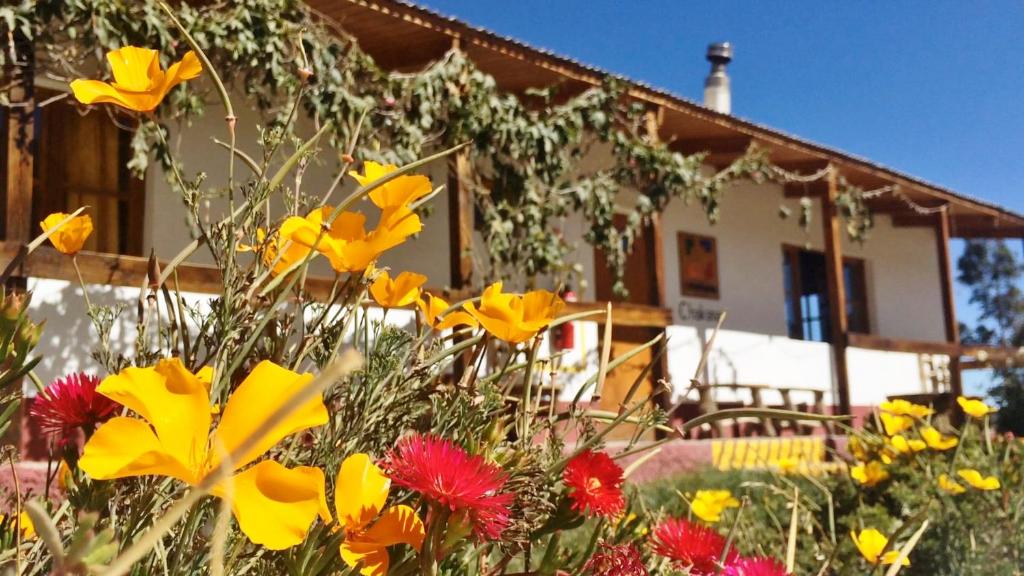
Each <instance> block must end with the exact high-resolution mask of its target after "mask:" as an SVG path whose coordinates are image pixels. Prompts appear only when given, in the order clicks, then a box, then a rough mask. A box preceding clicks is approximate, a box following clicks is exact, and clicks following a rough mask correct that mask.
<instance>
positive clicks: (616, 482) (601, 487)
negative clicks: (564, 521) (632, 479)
mask: <svg viewBox="0 0 1024 576" xmlns="http://www.w3.org/2000/svg"><path fill="white" fill-rule="evenodd" d="M562 479H563V480H564V481H565V485H566V486H568V487H569V489H570V491H569V498H570V499H571V500H572V509H573V510H576V511H577V512H579V513H581V514H586V515H587V516H604V517H614V516H618V515H619V514H621V513H622V511H623V510H625V508H626V501H625V499H624V498H623V497H622V482H623V478H622V468H620V467H619V465H618V464H616V463H615V461H614V460H612V459H611V458H610V457H609V456H608V455H607V454H605V453H604V452H591V451H590V450H587V451H585V452H583V453H581V454H580V455H579V456H577V457H575V458H573V459H572V461H570V462H569V465H568V466H566V467H565V473H564V474H563V475H562Z"/></svg>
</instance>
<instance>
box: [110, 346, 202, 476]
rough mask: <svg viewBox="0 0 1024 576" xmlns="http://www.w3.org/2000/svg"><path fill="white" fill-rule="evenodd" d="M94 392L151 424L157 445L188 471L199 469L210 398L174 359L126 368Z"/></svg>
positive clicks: (195, 379) (196, 379) (190, 374)
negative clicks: (149, 365)
mask: <svg viewBox="0 0 1024 576" xmlns="http://www.w3.org/2000/svg"><path fill="white" fill-rule="evenodd" d="M96 391H97V392H99V393H100V394H103V395H104V396H106V397H107V398H110V399H111V400H114V401H116V402H120V403H121V404H123V405H124V406H127V407H128V408H130V409H131V410H134V411H135V412H136V413H138V415H139V416H141V417H142V418H143V419H144V420H146V421H147V422H149V423H150V424H152V425H153V428H154V430H155V431H156V437H157V438H159V439H160V444H161V445H162V446H163V447H164V449H166V450H167V451H168V453H170V454H171V455H172V456H173V457H174V458H175V459H176V460H177V461H178V462H181V463H182V464H183V465H184V466H186V467H187V468H188V469H190V470H200V469H201V468H202V464H203V462H204V461H205V459H206V446H207V441H208V439H209V436H210V397H209V394H207V392H206V388H205V387H204V386H203V383H202V382H200V381H199V379H198V378H196V377H195V376H194V375H193V374H192V373H190V372H189V371H188V370H186V369H185V367H184V365H182V363H181V361H180V360H178V359H177V358H172V359H170V360H161V361H160V362H159V363H158V364H157V365H156V366H154V367H151V368H126V369H124V370H122V371H121V372H120V373H118V374H116V375H114V376H108V377H106V378H105V379H104V380H103V382H101V383H100V385H99V386H98V387H97V388H96Z"/></svg>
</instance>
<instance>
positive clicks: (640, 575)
mask: <svg viewBox="0 0 1024 576" xmlns="http://www.w3.org/2000/svg"><path fill="white" fill-rule="evenodd" d="M583 573H584V574H586V575H587V576H647V566H645V565H644V561H643V560H642V559H641V558H640V551H639V550H637V549H636V548H635V547H633V546H631V545H629V544H620V545H618V546H611V545H608V544H605V543H603V542H602V543H601V551H600V552H598V553H597V554H594V555H593V556H591V557H590V561H589V562H587V564H586V566H584V567H583Z"/></svg>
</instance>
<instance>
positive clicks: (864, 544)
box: [850, 528, 910, 566]
mask: <svg viewBox="0 0 1024 576" xmlns="http://www.w3.org/2000/svg"><path fill="white" fill-rule="evenodd" d="M850 538H853V543H854V544H855V545H856V546H857V550H860V555H861V556H863V557H864V559H865V560H867V561H868V562H870V563H871V564H878V563H882V564H892V563H893V562H896V559H897V558H899V555H900V553H899V551H897V550H889V551H888V552H886V553H885V554H882V550H885V546H886V544H888V543H889V539H888V538H886V536H885V535H884V534H882V533H881V532H879V531H878V530H875V529H874V528H866V529H864V530H861V531H860V534H859V535H858V534H857V533H856V532H853V531H851V532H850ZM879 556H881V557H879ZM901 564H903V565H904V566H910V559H909V558H904V559H903V562H902V563H901Z"/></svg>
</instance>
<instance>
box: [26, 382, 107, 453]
mask: <svg viewBox="0 0 1024 576" xmlns="http://www.w3.org/2000/svg"><path fill="white" fill-rule="evenodd" d="M99 384H100V379H99V378H97V377H95V376H90V375H88V374H68V375H67V376H66V377H64V378H58V379H57V380H55V381H54V382H53V383H52V384H50V385H49V386H47V387H46V389H45V390H43V391H42V392H40V393H39V395H38V396H36V398H35V400H34V401H33V402H32V407H31V408H30V409H29V415H30V416H31V417H32V418H34V419H36V420H37V421H38V422H39V428H40V429H41V430H42V431H43V432H45V433H47V434H51V435H55V436H57V437H58V438H59V439H60V444H61V446H64V445H67V444H68V443H70V442H73V441H74V439H75V438H74V433H75V431H76V430H77V429H79V428H81V429H82V430H83V431H84V432H85V434H86V436H88V435H89V434H91V433H92V431H93V430H95V429H96V426H98V425H99V424H101V423H103V422H105V421H107V420H109V419H110V418H111V417H112V416H114V415H115V414H116V413H117V411H118V410H120V408H121V405H120V404H118V403H117V402H114V401H113V400H111V399H110V398H107V397H106V396H103V395H101V394H98V393H96V387H97V386H99Z"/></svg>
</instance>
